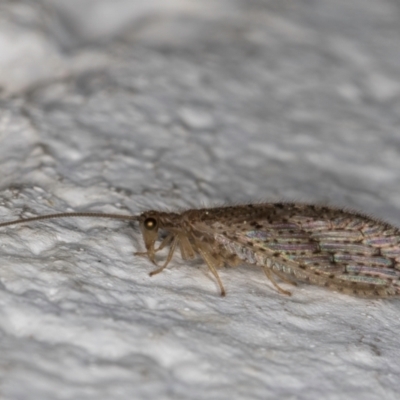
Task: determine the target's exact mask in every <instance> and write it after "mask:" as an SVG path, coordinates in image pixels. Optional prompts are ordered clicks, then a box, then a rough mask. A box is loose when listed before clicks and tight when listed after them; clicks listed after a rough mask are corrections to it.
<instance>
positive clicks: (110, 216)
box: [0, 212, 139, 228]
mask: <svg viewBox="0 0 400 400" xmlns="http://www.w3.org/2000/svg"><path fill="white" fill-rule="evenodd" d="M55 218H108V219H119V220H124V221H137V220H138V218H139V217H138V216H137V215H123V214H103V213H90V212H71V213H58V214H47V215H39V216H37V217H31V218H23V219H17V220H14V221H8V222H1V223H0V228H1V227H3V226H10V225H17V224H25V223H28V222H34V221H41V220H44V219H55Z"/></svg>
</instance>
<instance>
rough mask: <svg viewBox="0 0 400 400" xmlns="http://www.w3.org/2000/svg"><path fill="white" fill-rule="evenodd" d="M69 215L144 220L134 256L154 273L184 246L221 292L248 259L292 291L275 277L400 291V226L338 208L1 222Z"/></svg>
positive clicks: (246, 208)
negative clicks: (229, 274) (224, 272)
mask: <svg viewBox="0 0 400 400" xmlns="http://www.w3.org/2000/svg"><path fill="white" fill-rule="evenodd" d="M70 217H92V218H111V219H119V220H127V221H131V222H132V221H136V222H138V223H139V227H140V230H141V233H142V235H143V239H144V244H145V247H146V251H145V252H140V253H135V255H139V256H145V257H147V258H148V259H149V260H150V261H151V262H152V263H153V264H154V265H156V266H157V269H155V270H154V271H152V272H151V273H150V276H152V275H155V274H158V273H159V272H161V271H162V270H163V269H164V268H166V267H167V265H168V264H169V262H170V261H171V259H172V256H173V255H174V252H175V250H176V249H177V248H179V250H180V253H181V256H182V258H183V259H184V260H188V261H189V260H191V259H193V258H194V257H195V256H196V255H199V256H200V257H201V258H202V259H203V260H204V262H205V263H206V264H207V266H208V268H209V270H210V271H211V273H212V274H213V275H214V277H215V279H216V281H217V283H218V285H219V288H220V290H221V295H222V296H224V295H225V289H224V287H223V285H222V282H221V279H220V277H219V275H218V268H220V267H222V266H224V265H228V266H237V265H238V264H241V263H248V264H254V265H257V266H259V267H261V268H262V269H263V271H264V272H265V275H266V276H267V278H268V279H269V280H270V281H271V283H272V284H273V285H274V286H275V288H276V289H277V290H278V291H279V292H280V293H283V294H287V295H290V294H291V293H290V292H288V291H286V290H284V289H282V288H281V287H280V286H279V285H278V283H277V282H276V279H279V280H280V281H283V282H285V283H290V284H294V285H296V282H306V283H310V284H314V285H319V286H324V287H327V288H329V289H332V290H336V291H338V292H343V293H347V294H351V295H355V296H361V297H390V296H397V295H399V294H400V230H399V229H398V228H395V227H394V226H391V225H389V224H387V223H385V222H381V221H378V220H376V219H373V218H370V217H368V216H366V215H363V214H359V213H355V212H351V211H344V210H341V209H338V208H332V207H323V206H316V205H310V204H296V203H264V204H248V205H241V206H232V207H217V208H204V209H197V210H196V209H193V210H187V211H184V212H182V213H172V212H160V211H152V210H151V211H146V212H144V213H142V214H140V215H119V214H102V213H85V212H82V213H80V212H73V213H61V214H49V215H42V216H37V217H32V218H26V219H19V220H16V221H10V222H4V223H0V227H4V226H9V225H15V224H21V223H28V222H34V221H39V220H44V219H52V218H70ZM159 238H160V240H159ZM161 238H162V239H161ZM156 242H158V243H159V244H158V247H157V248H156V247H155V244H156ZM168 246H169V252H168V255H167V257H166V260H165V261H164V263H163V264H162V265H159V264H158V263H157V261H156V253H157V252H158V251H160V250H162V249H163V248H165V247H168Z"/></svg>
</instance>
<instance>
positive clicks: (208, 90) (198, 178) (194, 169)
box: [0, 0, 400, 400]
mask: <svg viewBox="0 0 400 400" xmlns="http://www.w3.org/2000/svg"><path fill="white" fill-rule="evenodd" d="M74 3H75V2H62V1H59V2H57V1H50V0H49V1H41V2H37V5H36V6H35V7H33V6H32V3H30V2H27V3H24V2H3V3H2V5H1V10H0V11H1V17H0V46H1V51H0V72H1V73H0V84H1V86H2V87H3V92H2V97H1V100H0V107H1V113H0V168H1V178H0V215H1V219H2V220H9V219H12V218H15V217H19V216H31V215H37V214H41V213H49V212H58V211H60V212H62V211H66V210H68V211H71V210H75V211H81V210H91V211H94V210H96V211H104V212H127V213H128V212H131V213H138V212H140V211H143V210H146V209H151V208H170V209H175V208H178V207H187V206H193V205H204V204H206V205H212V204H219V203H223V202H240V201H251V200H260V199H263V200H276V199H282V198H283V199H290V200H293V199H296V200H310V201H316V202H329V203H332V204H336V205H344V206H348V207H353V208H357V209H359V210H363V211H365V212H369V213H372V214H374V215H376V216H378V217H382V218H385V219H387V220H389V221H390V222H392V223H393V224H396V225H399V224H400V133H399V115H400V85H399V83H398V82H400V56H399V54H400V31H399V29H398V26H399V15H400V8H399V5H398V4H397V3H396V2H393V1H389V0H383V1H372V0H353V1H351V2H349V1H348V0H338V1H334V2H332V1H331V0H321V1H312V2H310V1H306V0H303V1H301V0H300V1H295V2H294V1H282V0H279V1H278V0H277V1H272V0H271V1H261V0H254V1H247V0H243V1H230V2H222V1H220V2H212V1H208V2H203V1H198V2H195V1H190V2H189V1H187V2H186V1H183V0H181V1H177V2H174V1H172V2H169V4H170V5H169V6H168V7H167V6H165V2H160V1H159V2H157V1H153V2H141V1H139V2H137V3H135V2H132V1H119V2H113V1H112V0H109V1H106V0H103V1H98V2H93V1H88V0H85V1H80V2H79V3H80V6H81V7H82V8H81V10H80V12H78V13H77V10H76V7H77V5H76V4H74ZM68 4H69V6H68ZM132 4H135V5H137V7H136V8H135V7H133V6H132ZM163 4H164V5H163ZM39 5H40V6H39ZM85 13H86V14H85ZM11 37H13V38H15V40H16V41H15V43H14V44H13V43H11V41H10V38H11ZM0 243H1V244H0V253H1V269H0V280H1V286H0V335H1V341H0V352H1V358H0V377H1V379H0V397H1V398H2V399H44V400H45V399H111V398H112V399H156V398H157V399H172V398H174V399H210V398H212V399H231V398H234V397H236V398H254V399H265V398H279V399H321V398H324V399H352V398H355V397H358V398H363V399H382V398H385V399H396V398H398V396H397V395H398V393H399V391H400V381H399V376H400V363H399V359H400V339H399V332H400V302H399V301H397V300H394V301H383V300H374V301H370V300H360V299H355V298H351V297H347V296H344V295H338V294H336V293H332V292H329V291H326V290H323V289H320V288H316V287H312V286H306V285H304V286H300V287H299V288H297V289H296V290H294V295H293V296H292V297H291V298H286V297H283V296H281V295H279V294H277V293H276V292H275V290H274V289H272V288H271V287H270V285H269V284H268V282H267V281H266V279H265V277H264V276H263V274H262V272H261V271H259V270H257V269H255V268H251V267H246V266H242V267H240V268H237V269H224V270H222V271H221V278H222V279H223V281H224V283H225V287H226V289H227V291H228V296H227V297H226V298H220V297H219V296H218V288H217V286H216V284H215V282H214V280H213V279H212V277H211V276H210V275H209V274H208V273H207V271H206V268H205V267H204V265H203V264H202V263H201V262H193V263H190V265H187V264H186V263H184V262H183V261H182V260H181V259H180V258H179V257H178V256H177V257H175V258H174V260H173V262H172V266H171V268H170V269H169V270H168V271H166V272H164V273H163V274H160V275H157V276H155V277H153V278H149V276H148V272H149V271H150V270H151V269H152V268H153V267H152V266H151V264H150V262H148V261H147V260H144V259H141V258H135V257H134V256H133V255H132V253H133V252H134V251H136V250H138V249H143V243H142V241H141V238H140V235H139V233H138V231H137V230H136V229H132V228H131V227H130V226H129V225H128V224H124V223H121V222H114V221H105V220H79V219H73V220H72V219H71V220H57V221H53V222H44V223H41V224H40V223H36V224H32V225H26V226H18V227H13V228H7V229H3V230H2V231H1V232H0Z"/></svg>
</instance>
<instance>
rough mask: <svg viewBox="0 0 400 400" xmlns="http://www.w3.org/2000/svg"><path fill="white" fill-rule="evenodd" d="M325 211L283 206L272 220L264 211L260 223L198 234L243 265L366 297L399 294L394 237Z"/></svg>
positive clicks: (213, 227) (222, 225)
mask: <svg viewBox="0 0 400 400" xmlns="http://www.w3.org/2000/svg"><path fill="white" fill-rule="evenodd" d="M324 210H325V211H324V212H323V213H321V211H320V210H316V209H315V207H311V206H303V208H301V207H299V208H297V209H296V210H294V209H293V206H291V205H287V206H286V208H284V209H280V211H279V212H276V213H274V214H273V215H271V213H270V209H269V208H268V213H267V214H266V216H265V218H262V217H261V218H260V216H259V217H258V218H257V219H254V220H251V219H250V220H249V218H246V219H243V220H242V221H240V219H239V220H238V219H236V221H235V223H234V224H229V223H227V222H225V221H223V220H222V221H221V220H219V221H210V222H209V223H208V224H203V226H200V225H199V228H200V230H201V231H202V232H206V231H208V233H211V232H212V233H213V235H214V239H215V240H216V242H217V243H218V244H219V245H222V246H223V248H224V249H225V250H228V251H229V252H230V253H232V254H235V255H237V256H238V257H239V258H240V259H242V260H243V261H244V262H248V263H250V264H257V265H260V266H264V267H268V268H271V269H272V271H276V272H277V273H283V274H285V275H288V276H294V277H295V278H296V279H298V280H300V281H304V282H309V283H313V284H317V285H321V286H326V287H330V288H332V289H334V290H338V291H342V292H346V293H350V294H356V295H359V296H366V297H386V296H392V295H398V294H400V281H399V280H400V233H399V231H398V230H397V229H396V228H393V227H391V226H389V225H387V224H385V223H383V222H380V221H375V220H373V219H370V218H368V217H365V216H362V215H358V214H353V213H349V212H346V211H342V210H338V209H327V208H324ZM294 211H295V212H294ZM204 225H208V229H207V227H206V226H204Z"/></svg>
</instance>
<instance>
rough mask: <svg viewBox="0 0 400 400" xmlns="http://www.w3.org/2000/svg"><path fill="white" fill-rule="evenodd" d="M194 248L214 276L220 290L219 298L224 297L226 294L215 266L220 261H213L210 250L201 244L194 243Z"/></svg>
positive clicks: (220, 261)
mask: <svg viewBox="0 0 400 400" xmlns="http://www.w3.org/2000/svg"><path fill="white" fill-rule="evenodd" d="M195 246H196V249H197V251H198V252H199V253H200V255H201V257H202V258H203V260H204V261H205V262H206V264H207V265H208V268H209V269H210V271H211V273H212V274H213V275H214V277H215V279H216V280H217V282H218V286H219V288H220V290H221V296H225V294H226V292H225V289H224V285H223V284H222V281H221V278H220V277H219V275H218V272H217V266H218V265H219V264H221V263H222V260H217V259H215V258H214V257H213V256H212V254H211V252H210V250H209V249H208V248H207V246H204V245H203V244H202V243H199V242H195Z"/></svg>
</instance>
